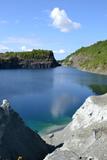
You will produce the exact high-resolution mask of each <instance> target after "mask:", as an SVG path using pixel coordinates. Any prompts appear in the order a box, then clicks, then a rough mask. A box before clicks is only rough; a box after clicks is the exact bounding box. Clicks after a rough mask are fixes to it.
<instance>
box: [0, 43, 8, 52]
mask: <svg viewBox="0 0 107 160" xmlns="http://www.w3.org/2000/svg"><path fill="white" fill-rule="evenodd" d="M7 50H9V48H8V47H7V46H5V45H3V44H0V52H6V51H7Z"/></svg>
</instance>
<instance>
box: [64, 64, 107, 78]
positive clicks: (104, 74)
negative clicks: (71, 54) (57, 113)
mask: <svg viewBox="0 0 107 160" xmlns="http://www.w3.org/2000/svg"><path fill="white" fill-rule="evenodd" d="M61 66H64V67H69V68H74V69H77V70H79V71H82V72H87V73H92V74H98V75H103V76H107V72H98V71H89V70H86V69H82V68H78V67H75V66H70V65H64V64H62V65H61Z"/></svg>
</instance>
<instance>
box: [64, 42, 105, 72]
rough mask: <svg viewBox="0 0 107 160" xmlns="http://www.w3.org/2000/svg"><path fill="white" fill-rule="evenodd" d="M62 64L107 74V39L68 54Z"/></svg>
mask: <svg viewBox="0 0 107 160" xmlns="http://www.w3.org/2000/svg"><path fill="white" fill-rule="evenodd" d="M62 64H64V65H67V66H72V67H76V68H78V69H81V70H83V71H88V72H93V73H98V74H105V75H107V40H105V41H99V42H97V43H95V44H92V45H90V46H88V47H81V48H80V49H78V50H76V51H75V52H74V53H72V54H71V55H69V56H67V57H66V58H65V60H64V61H63V63H62Z"/></svg>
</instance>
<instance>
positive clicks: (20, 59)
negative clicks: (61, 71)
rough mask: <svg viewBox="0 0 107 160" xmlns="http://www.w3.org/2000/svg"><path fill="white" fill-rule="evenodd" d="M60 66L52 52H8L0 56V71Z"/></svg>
mask: <svg viewBox="0 0 107 160" xmlns="http://www.w3.org/2000/svg"><path fill="white" fill-rule="evenodd" d="M57 66H60V64H59V63H58V62H57V61H56V59H55V57H54V54H53V52H52V51H47V50H33V51H31V52H7V53H1V54H0V69H46V68H54V67H57Z"/></svg>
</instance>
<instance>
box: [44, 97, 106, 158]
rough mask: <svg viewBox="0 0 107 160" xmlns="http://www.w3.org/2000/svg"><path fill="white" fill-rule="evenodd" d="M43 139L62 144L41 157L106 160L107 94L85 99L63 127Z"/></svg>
mask: <svg viewBox="0 0 107 160" xmlns="http://www.w3.org/2000/svg"><path fill="white" fill-rule="evenodd" d="M45 139H46V140H47V141H48V142H50V143H51V144H54V145H57V144H58V143H63V146H62V147H61V148H59V149H57V150H56V151H54V152H53V153H52V154H49V155H48V156H47V157H46V158H45V160H60V159H63V160H80V159H81V160H107V94H105V95H102V96H92V97H89V98H88V99H86V101H85V103H84V104H83V105H82V106H81V107H80V108H79V109H78V110H77V112H76V113H75V114H74V116H73V118H72V121H71V123H70V124H69V125H68V126H67V127H65V129H64V130H62V131H59V132H56V133H54V134H53V136H52V138H49V135H48V136H46V137H45Z"/></svg>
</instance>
